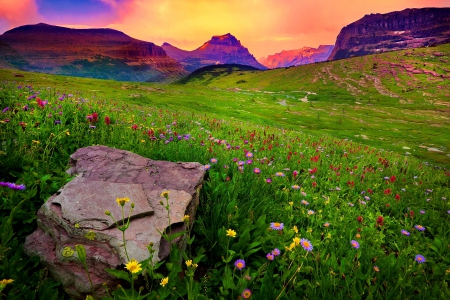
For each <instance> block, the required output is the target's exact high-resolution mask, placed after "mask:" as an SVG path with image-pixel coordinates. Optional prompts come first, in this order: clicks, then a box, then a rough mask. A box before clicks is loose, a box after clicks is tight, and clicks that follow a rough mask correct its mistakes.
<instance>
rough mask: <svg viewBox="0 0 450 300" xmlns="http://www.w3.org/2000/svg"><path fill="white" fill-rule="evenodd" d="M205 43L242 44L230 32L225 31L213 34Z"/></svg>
mask: <svg viewBox="0 0 450 300" xmlns="http://www.w3.org/2000/svg"><path fill="white" fill-rule="evenodd" d="M207 43H209V44H210V45H222V46H242V45H241V42H240V41H239V40H238V39H237V38H236V37H235V36H233V35H232V34H231V33H227V34H224V35H215V36H213V37H212V38H211V40H210V41H209V42H207Z"/></svg>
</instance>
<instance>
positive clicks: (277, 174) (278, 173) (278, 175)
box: [275, 172, 284, 177]
mask: <svg viewBox="0 0 450 300" xmlns="http://www.w3.org/2000/svg"><path fill="white" fill-rule="evenodd" d="M275 176H277V177H284V173H283V172H276V173H275Z"/></svg>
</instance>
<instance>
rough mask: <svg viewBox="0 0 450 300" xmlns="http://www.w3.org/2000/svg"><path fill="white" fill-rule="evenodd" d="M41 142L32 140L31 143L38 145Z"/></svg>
mask: <svg viewBox="0 0 450 300" xmlns="http://www.w3.org/2000/svg"><path fill="white" fill-rule="evenodd" d="M40 143H41V142H39V141H35V140H33V144H36V145H39V144H40Z"/></svg>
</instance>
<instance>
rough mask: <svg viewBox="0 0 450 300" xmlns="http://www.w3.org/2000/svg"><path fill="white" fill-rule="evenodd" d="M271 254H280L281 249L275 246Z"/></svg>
mask: <svg viewBox="0 0 450 300" xmlns="http://www.w3.org/2000/svg"><path fill="white" fill-rule="evenodd" d="M272 254H273V256H278V255H280V254H281V251H280V249H278V248H275V249H273V250H272Z"/></svg>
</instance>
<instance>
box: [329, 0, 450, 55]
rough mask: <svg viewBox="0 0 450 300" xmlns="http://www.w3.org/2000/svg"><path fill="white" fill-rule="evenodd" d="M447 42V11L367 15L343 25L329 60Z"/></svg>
mask: <svg viewBox="0 0 450 300" xmlns="http://www.w3.org/2000/svg"><path fill="white" fill-rule="evenodd" d="M448 42H450V8H417V9H405V10H403V11H396V12H391V13H387V14H370V15H366V16H364V17H363V18H362V19H360V20H358V21H356V22H354V23H351V24H349V25H347V26H345V27H344V28H343V29H342V30H341V32H340V33H339V35H338V37H337V40H336V45H335V47H334V49H333V52H332V53H331V55H330V57H329V58H328V60H333V59H341V58H348V57H352V56H361V55H366V54H373V53H380V52H385V51H393V50H399V49H405V48H416V47H424V46H429V45H437V44H443V43H448Z"/></svg>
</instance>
